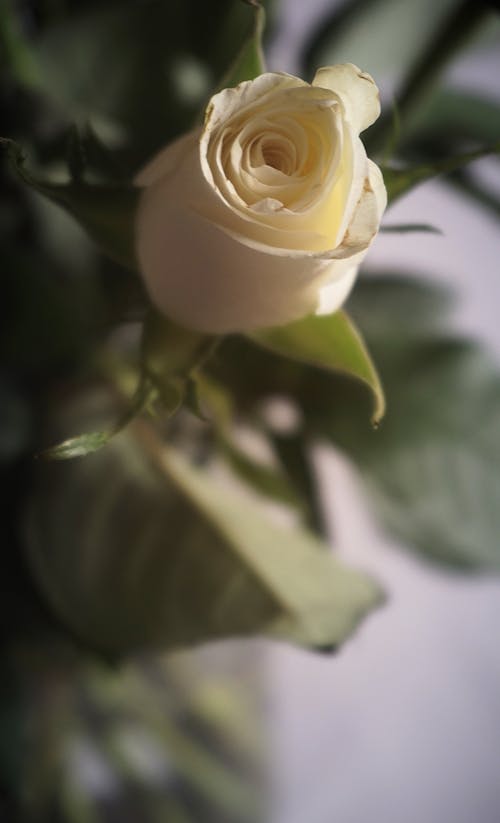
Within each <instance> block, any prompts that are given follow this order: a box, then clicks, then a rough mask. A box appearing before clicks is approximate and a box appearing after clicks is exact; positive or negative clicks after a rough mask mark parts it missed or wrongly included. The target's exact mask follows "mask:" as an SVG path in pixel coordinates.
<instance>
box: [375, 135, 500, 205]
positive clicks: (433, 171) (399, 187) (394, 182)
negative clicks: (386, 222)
mask: <svg viewBox="0 0 500 823" xmlns="http://www.w3.org/2000/svg"><path fill="white" fill-rule="evenodd" d="M498 153H500V141H498V142H497V143H493V145H491V146H486V147H485V148H482V149H478V150H477V151H469V152H465V153H464V154H458V155H455V156H454V157H445V158H442V159H440V160H437V161H435V162H431V163H425V164H423V165H421V166H414V167H413V168H404V169H396V168H390V167H388V166H386V167H385V168H383V170H382V171H383V175H384V182H385V186H386V189H387V198H388V202H389V203H394V201H395V200H397V199H398V198H399V197H401V196H402V195H403V194H406V192H408V191H409V190H410V189H412V188H414V187H415V186H417V185H419V184H420V183H424V182H425V181H426V180H430V179H431V178H432V177H436V175H438V174H446V173H447V172H452V171H455V170H456V169H460V168H462V166H466V165H467V164H468V163H471V162H472V161H473V160H478V159H479V158H480V157H487V155H489V154H498Z"/></svg>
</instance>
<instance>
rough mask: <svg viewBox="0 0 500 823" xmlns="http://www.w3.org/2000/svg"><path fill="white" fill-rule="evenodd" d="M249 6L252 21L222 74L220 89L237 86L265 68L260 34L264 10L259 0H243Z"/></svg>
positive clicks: (262, 27) (262, 30)
mask: <svg viewBox="0 0 500 823" xmlns="http://www.w3.org/2000/svg"><path fill="white" fill-rule="evenodd" d="M245 2H246V3H247V4H248V5H249V6H250V7H251V11H252V22H251V29H250V33H249V35H248V37H247V38H246V40H245V42H244V43H243V45H242V47H241V50H240V52H239V54H238V55H237V56H236V58H235V60H234V62H233V63H232V65H231V66H230V67H229V69H228V71H227V72H226V74H225V75H224V77H223V79H222V81H221V83H220V85H219V87H218V88H219V90H220V89H226V88H230V87H231V86H237V85H238V84H239V83H242V82H243V81H245V80H254V78H255V77H258V76H259V75H260V74H263V73H264V72H265V70H266V64H265V59H264V52H263V51H262V35H263V32H264V26H265V11H264V8H263V6H261V4H260V2H259V0H245Z"/></svg>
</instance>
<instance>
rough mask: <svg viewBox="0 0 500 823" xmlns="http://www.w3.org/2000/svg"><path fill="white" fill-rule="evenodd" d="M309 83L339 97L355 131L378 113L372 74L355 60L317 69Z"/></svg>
mask: <svg viewBox="0 0 500 823" xmlns="http://www.w3.org/2000/svg"><path fill="white" fill-rule="evenodd" d="M312 84H313V86H319V87H320V88H322V89H330V90H331V91H333V92H335V94H337V95H338V96H339V98H340V99H341V101H342V104H343V106H344V110H345V114H346V117H347V119H348V120H349V121H350V123H351V125H352V126H353V128H354V129H356V131H357V133H358V134H359V132H360V131H363V130H364V129H367V128H368V126H371V124H372V123H374V122H375V120H376V119H377V117H378V116H379V114H380V97H379V91H378V88H377V86H376V84H375V81H374V79H373V77H371V75H369V74H367V73H366V72H363V71H361V69H360V68H358V66H355V65H354V63H340V64H338V65H336V66H325V67H324V68H321V69H318V71H317V72H316V75H315V77H314V80H313V82H312Z"/></svg>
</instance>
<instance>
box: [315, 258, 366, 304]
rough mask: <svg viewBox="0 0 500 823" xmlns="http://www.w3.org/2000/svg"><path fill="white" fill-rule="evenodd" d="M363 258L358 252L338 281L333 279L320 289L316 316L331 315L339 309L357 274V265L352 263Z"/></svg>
mask: <svg viewBox="0 0 500 823" xmlns="http://www.w3.org/2000/svg"><path fill="white" fill-rule="evenodd" d="M364 256H365V253H364V252H360V253H359V254H357V255H355V256H354V257H352V258H351V260H350V261H349V262H350V263H352V265H351V268H350V269H348V270H347V271H346V272H345V273H344V274H343V275H342V277H340V279H335V280H333V281H331V282H330V283H327V284H326V285H325V286H323V287H322V288H321V289H320V292H319V302H318V307H317V309H316V314H333V312H334V311H337V310H338V309H340V307H341V306H342V305H343V303H344V301H345V299H346V298H347V296H348V294H349V292H350V291H351V289H352V287H353V285H354V281H355V280H356V277H357V274H358V269H359V263H356V262H354V261H356V260H359V262H361V259H362V258H363V257H364Z"/></svg>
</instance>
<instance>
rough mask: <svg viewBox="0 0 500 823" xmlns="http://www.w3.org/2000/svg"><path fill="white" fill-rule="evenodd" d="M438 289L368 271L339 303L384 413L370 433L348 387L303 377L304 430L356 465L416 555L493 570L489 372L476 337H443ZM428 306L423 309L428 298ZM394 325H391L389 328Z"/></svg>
mask: <svg viewBox="0 0 500 823" xmlns="http://www.w3.org/2000/svg"><path fill="white" fill-rule="evenodd" d="M442 301H443V294H442V292H439V291H437V292H436V291H435V289H434V287H432V286H431V285H424V284H422V283H420V284H416V283H412V282H411V281H409V280H405V281H402V280H395V279H391V280H389V279H385V280H384V279H381V280H376V279H375V278H371V279H370V280H369V281H365V282H364V283H363V284H360V287H359V289H358V290H357V292H356V295H355V296H353V300H352V302H351V310H352V311H353V315H354V317H356V318H357V320H358V322H360V323H361V324H362V325H363V328H364V329H365V333H366V335H367V339H368V340H369V342H370V346H371V349H372V350H373V351H374V353H375V355H376V357H377V361H378V362H379V363H380V364H381V368H382V369H383V373H384V380H385V385H386V390H387V394H388V397H389V398H390V404H389V411H388V414H387V417H386V419H385V421H384V425H383V426H382V427H381V429H380V430H379V431H378V432H376V433H375V434H372V433H370V432H366V430H364V429H363V428H362V426H361V422H362V421H361V415H360V413H359V411H358V405H357V404H356V399H355V397H353V396H346V395H341V394H338V395H334V397H335V402H329V397H330V395H328V394H327V386H324V388H323V389H321V387H319V386H317V385H316V388H315V390H314V389H313V387H312V386H311V384H309V387H308V390H309V392H310V393H311V394H312V393H313V392H314V394H313V398H314V400H313V402H314V408H313V407H312V402H311V401H310V400H308V398H307V397H306V396H305V393H304V394H303V395H302V398H301V400H302V407H303V409H304V414H305V416H306V417H307V419H308V422H309V426H310V432H311V433H312V432H314V434H315V435H316V436H321V437H323V438H324V437H327V438H328V439H330V440H331V441H332V442H333V443H334V444H335V445H336V446H340V448H341V449H342V450H343V451H345V452H346V453H347V454H348V455H349V456H350V457H351V458H352V459H353V460H354V461H355V462H356V463H357V464H358V466H359V468H360V469H361V479H362V482H363V483H364V484H365V486H366V488H367V492H368V501H369V502H370V503H371V504H372V506H373V507H374V508H375V511H376V512H377V513H378V515H379V516H380V518H381V520H382V522H383V524H384V525H385V527H386V528H387V530H388V531H389V532H390V533H391V534H392V535H394V536H395V537H396V538H397V539H398V540H400V541H402V542H403V543H405V544H406V545H407V546H408V547H409V548H412V549H414V550H416V551H418V552H420V553H422V554H424V555H425V556H427V557H429V558H432V559H434V560H437V561H439V562H442V563H445V564H450V565H455V566H459V567H462V568H475V569H481V568H489V569H496V570H498V569H500V543H499V540H498V535H499V533H500V512H499V508H498V498H499V494H500V481H499V478H500V440H499V438H498V419H499V416H500V373H499V371H498V368H496V367H495V365H494V364H493V363H492V362H491V360H490V358H489V357H488V356H487V355H486V354H485V352H483V351H482V350H481V349H480V348H479V347H478V346H477V345H476V344H474V343H471V342H469V341H467V340H461V339H459V338H455V337H451V336H445V335H444V333H443V331H442V325H443V313H442V312H441V313H440V314H439V313H438V315H437V316H436V307H438V306H439V305H440V304H442ZM432 304H434V311H429V307H432ZM394 326H395V327H394Z"/></svg>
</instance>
